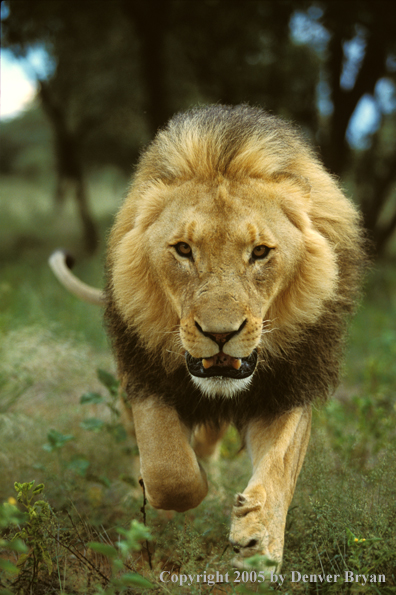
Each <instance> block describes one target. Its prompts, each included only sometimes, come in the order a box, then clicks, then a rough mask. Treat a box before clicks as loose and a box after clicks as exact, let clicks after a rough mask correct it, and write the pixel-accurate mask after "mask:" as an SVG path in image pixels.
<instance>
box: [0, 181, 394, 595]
mask: <svg viewBox="0 0 396 595" xmlns="http://www.w3.org/2000/svg"><path fill="white" fill-rule="evenodd" d="M0 182H1V189H2V205H1V211H2V217H1V221H0V237H1V238H2V239H1V247H0V265H1V277H0V443H1V445H2V448H1V452H0V469H1V482H0V503H1V502H5V501H7V500H8V499H9V498H12V497H15V492H14V488H13V484H14V482H15V481H17V482H28V481H31V480H33V479H35V480H36V485H37V484H38V483H41V482H42V483H44V484H45V490H44V497H45V498H46V499H47V501H48V502H49V504H50V506H51V507H52V509H53V511H54V513H55V515H56V522H55V524H56V527H57V531H58V532H59V535H61V536H62V539H63V543H64V544H68V545H69V548H71V550H72V551H74V554H71V553H70V550H67V549H66V548H65V547H64V545H63V546H60V545H59V543H58V542H57V541H56V539H53V538H51V536H50V535H49V533H48V532H47V533H46V534H45V535H46V537H45V539H46V540H47V541H45V547H46V548H47V549H48V552H49V556H50V557H51V560H52V564H53V571H52V573H51V575H48V571H47V570H46V566H45V564H44V565H43V568H42V569H41V570H40V572H39V574H38V582H37V583H36V584H35V586H34V590H31V591H28V590H25V591H20V592H23V593H25V592H26V593H29V592H32V593H34V594H37V595H40V593H43V594H44V593H59V594H60V593H64V594H66V593H67V594H68V595H71V594H74V593H75V594H77V593H81V594H87V593H96V587H94V585H95V584H96V583H99V582H100V573H102V574H104V575H108V574H109V572H110V569H111V567H112V564H113V563H114V560H113V559H112V558H108V557H106V556H105V555H103V554H102V553H100V552H99V553H98V552H95V551H93V550H87V548H86V544H87V543H89V542H92V541H96V542H104V543H106V544H108V545H109V544H110V543H111V544H116V543H117V540H119V539H120V537H119V534H118V533H117V530H116V528H117V527H128V526H129V524H130V521H131V520H132V519H136V520H138V521H142V520H143V514H142V511H141V508H142V503H143V502H142V495H141V491H140V488H139V487H138V486H137V485H136V478H135V479H134V476H133V461H134V458H135V457H136V450H135V445H134V444H133V442H132V441H131V440H130V439H122V438H123V436H122V435H121V434H119V430H117V429H116V428H117V427H118V423H119V421H118V420H117V419H116V418H115V417H114V415H115V414H112V413H111V408H109V407H108V406H107V405H106V404H105V403H104V402H95V399H91V401H90V402H88V403H86V404H81V402H80V398H81V396H82V395H83V394H85V393H87V392H94V393H97V394H99V395H101V396H102V398H103V399H105V400H106V399H107V400H109V399H110V402H111V397H110V396H109V391H108V389H107V388H106V387H105V386H104V385H103V383H102V382H100V380H99V379H98V377H97V373H96V370H97V368H102V369H105V370H108V371H109V372H111V373H114V372H115V368H114V362H113V359H112V356H111V353H110V349H109V346H108V342H107V339H106V336H105V332H104V329H103V326H102V319H101V312H100V311H99V310H98V309H96V308H95V307H93V306H90V305H87V304H84V303H82V302H79V301H78V300H77V299H76V298H74V297H73V296H70V295H68V294H67V292H66V291H65V290H64V289H63V288H62V287H60V286H59V284H58V282H57V281H56V280H55V278H54V277H53V276H52V273H51V272H50V270H49V268H48V266H47V258H48V256H49V254H50V253H51V251H52V250H53V249H55V248H57V247H58V246H65V247H68V248H70V249H71V250H72V251H74V252H75V254H76V255H78V254H79V253H80V252H81V246H82V244H81V238H80V232H79V230H80V227H79V222H78V218H77V216H76V213H75V210H74V207H73V203H72V201H71V200H69V202H68V204H67V205H66V209H65V212H64V214H63V215H62V217H61V218H58V219H56V218H55V217H54V214H53V210H52V202H51V193H50V190H51V184H50V181H49V182H48V184H47V186H44V187H37V188H36V187H35V186H34V184H32V183H27V182H26V181H23V180H15V179H12V178H9V179H3V180H2V181H0ZM90 191H91V197H92V202H93V204H94V212H95V218H96V220H97V221H98V222H99V226H100V229H101V234H102V237H103V238H104V237H105V233H106V229H108V227H109V225H110V223H111V220H112V216H113V214H114V212H115V211H116V209H117V206H118V204H119V203H120V201H121V199H122V195H123V192H124V191H123V190H122V186H121V184H119V182H118V180H117V179H116V178H115V177H114V175H113V174H108V175H107V176H106V177H102V178H99V177H97V179H93V180H92V181H91V185H90ZM103 244H104V242H103ZM103 249H104V246H103V245H101V246H100V250H99V253H98V255H97V256H96V257H95V258H92V259H87V258H85V259H84V258H83V259H82V260H81V262H80V263H79V264H78V265H77V267H76V271H77V274H78V275H79V276H80V277H82V278H83V279H84V280H86V281H87V282H89V283H92V284H95V285H97V286H100V285H101V284H102V283H103V277H102V265H103ZM395 361H396V270H395V267H394V264H393V263H386V262H384V263H379V264H378V266H377V267H376V268H375V270H373V271H372V272H371V273H370V275H369V277H368V281H367V288H366V295H365V298H364V300H363V303H362V306H361V308H360V310H359V312H358V314H357V316H356V317H355V319H354V321H353V323H352V325H351V331H350V336H349V342H348V350H347V356H346V364H345V373H344V378H343V382H342V386H341V387H340V389H339V390H338V392H337V394H336V396H335V397H334V399H333V400H331V401H330V402H329V403H328V405H327V406H326V407H325V408H323V409H320V410H316V411H315V412H314V420H313V431H312V438H311V442H310V446H309V450H308V454H307V458H306V461H305V463H304V466H303V470H302V473H301V476H300V479H299V481H298V485H297V490H296V494H295V498H294V500H293V503H292V506H291V509H290V512H289V516H288V522H287V531H286V542H285V560H284V564H283V567H282V575H284V576H286V579H285V582H284V584H283V585H282V587H280V586H279V585H278V586H276V584H275V583H274V584H272V585H271V584H269V583H268V582H267V583H266V584H265V585H264V587H265V588H267V589H268V588H272V589H276V590H278V591H281V592H283V593H295V592H296V593H360V592H368V593H384V594H385V593H395V592H396V553H395V552H396V536H395V526H396V429H395V428H396V398H395V395H396V365H395ZM87 400H88V401H89V399H87ZM97 400H99V399H97ZM92 419H93V420H96V421H88V422H87V420H92ZM238 449H239V441H238V437H237V435H236V432H235V431H233V430H231V431H230V432H229V433H228V434H227V436H226V438H225V440H224V443H223V446H222V455H221V458H220V461H219V463H218V465H217V466H215V467H214V469H213V470H212V471H211V475H210V477H211V479H210V491H209V495H208V497H207V498H206V499H205V501H204V502H203V503H202V504H201V505H200V506H199V507H198V508H196V509H195V510H192V511H190V512H188V513H185V514H177V513H175V514H173V515H171V514H165V513H160V512H157V511H155V510H153V509H152V508H150V507H149V506H146V507H145V513H146V517H147V518H146V524H147V527H148V528H149V530H150V531H151V534H152V540H151V541H150V543H149V549H150V553H151V559H152V569H150V567H149V562H148V554H147V550H146V545H145V543H144V541H143V542H141V544H142V549H139V550H138V551H131V556H130V558H128V564H129V565H130V567H131V568H132V570H133V572H135V573H138V574H139V575H142V576H144V577H145V578H146V579H147V580H149V581H150V582H151V583H153V584H154V585H155V586H156V588H157V590H158V591H159V592H164V593H203V592H205V593H206V592H212V593H220V592H221V593H224V592H230V593H232V592H236V589H237V586H238V585H237V584H231V583H230V584H228V585H225V584H223V585H218V586H216V587H214V586H212V587H208V586H207V585H202V584H197V583H194V584H193V585H192V586H190V587H188V588H187V587H185V586H184V587H181V586H180V584H176V583H175V584H173V583H167V584H164V583H161V582H160V580H159V575H160V572H161V571H162V570H166V571H169V572H175V573H181V574H194V575H196V574H198V573H201V574H202V573H203V572H204V571H206V572H207V574H210V573H211V572H214V573H215V572H216V571H218V572H220V573H222V574H225V573H226V572H227V571H228V572H229V576H230V577H232V576H234V575H233V571H232V569H231V564H230V561H231V557H232V552H231V551H230V548H229V547H228V546H227V533H228V525H229V515H230V510H231V506H232V501H233V495H234V493H235V492H236V491H239V490H241V489H242V488H243V487H244V485H246V483H247V481H248V479H249V472H250V464H249V462H248V460H247V456H246V454H245V453H244V452H242V453H238ZM134 482H135V483H134ZM40 497H41V496H40ZM44 525H45V522H44V521H43V522H42V526H44ZM10 531H11V532H10ZM12 531H15V529H11V530H10V529H6V530H5V534H4V535H5V538H6V539H8V538H9V537H10V536H12ZM48 531H49V532H50V530H48ZM351 535H353V537H351ZM40 539H44V537H40ZM355 539H357V540H358V541H355ZM363 539H364V540H365V541H360V540H363ZM73 548H75V549H74V550H73ZM3 549H4V548H3ZM4 551H6V550H4ZM76 552H77V554H78V555H80V553H81V552H83V553H84V552H85V553H84V555H86V557H87V558H88V559H89V560H90V563H92V565H91V566H89V564H88V563H85V562H84V560H81V559H80V558H79V557H78V556H77V555H76ZM20 555H22V554H18V553H16V552H14V553H12V555H11V554H10V558H9V559H12V560H14V561H15V560H16V558H17V557H18V556H20ZM5 556H6V554H5V553H3V554H0V559H1V558H4V557H5ZM87 564H88V566H87ZM95 569H96V570H95ZM345 569H349V570H350V571H353V572H354V573H356V574H362V573H363V574H364V573H366V574H376V575H378V574H385V575H386V583H385V585H383V584H376V585H375V584H374V585H366V586H365V587H362V585H361V584H359V583H347V584H344V585H340V584H336V585H333V584H330V583H326V584H325V585H317V584H316V585H315V584H310V583H303V582H302V581H300V582H294V583H292V582H291V581H290V577H291V572H292V571H298V572H300V573H301V574H322V572H323V571H324V572H325V573H331V574H343V572H344V570H345ZM28 575H29V573H28ZM28 575H27V576H28ZM29 576H30V575H29ZM13 580H15V579H14V578H13V576H12V575H11V574H4V572H3V574H1V570H0V593H1V589H2V588H5V585H6V584H10V583H11V582H12V581H13ZM8 588H9V587H8ZM23 588H24V589H25V588H26V584H25V586H24V587H23ZM133 588H134V589H135V590H130V591H129V592H143V591H144V588H143V587H142V586H140V587H137V586H135V587H133ZM248 588H249V589H251V590H253V591H258V592H264V590H263V589H261V590H259V585H258V584H252V585H249V586H248ZM114 589H115V591H114V592H118V591H119V588H114ZM117 589H118V590H117ZM210 589H212V590H211V591H210ZM125 592H127V591H125Z"/></svg>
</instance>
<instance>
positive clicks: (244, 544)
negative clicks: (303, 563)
mask: <svg viewBox="0 0 396 595" xmlns="http://www.w3.org/2000/svg"><path fill="white" fill-rule="evenodd" d="M275 520H276V519H275V517H274V511H269V510H267V504H266V494H265V490H264V489H263V488H261V489H255V490H254V491H253V492H251V493H249V494H248V493H244V494H237V495H236V497H235V502H234V507H233V510H232V515H231V530H230V537H229V539H230V542H231V544H232V546H233V549H234V552H235V553H236V554H237V556H235V558H234V559H233V564H234V566H236V567H237V568H245V564H244V561H245V559H246V558H249V557H250V556H254V555H255V554H260V555H262V556H266V557H267V558H269V559H270V560H273V561H274V565H273V566H269V567H267V570H269V571H271V570H272V571H276V570H278V569H280V566H281V562H282V553H283V541H284V523H281V527H279V522H278V523H276V522H274V521H275Z"/></svg>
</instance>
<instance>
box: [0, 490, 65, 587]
mask: <svg viewBox="0 0 396 595" xmlns="http://www.w3.org/2000/svg"><path fill="white" fill-rule="evenodd" d="M14 487H15V491H16V492H17V501H18V502H19V504H20V505H21V506H22V507H23V508H25V511H26V512H25V513H22V512H21V511H20V510H19V509H18V508H17V506H16V503H17V501H16V500H15V499H14V498H10V499H9V501H8V503H5V504H3V506H2V508H1V514H0V519H1V521H0V526H1V527H2V528H3V529H6V528H7V527H10V526H11V525H16V524H18V526H19V527H20V525H22V528H20V530H19V531H17V532H14V533H13V535H12V539H11V540H8V541H6V540H5V539H3V540H1V541H0V546H1V547H2V548H4V549H5V550H8V551H13V552H15V553H17V554H20V555H19V557H18V560H17V563H16V565H14V564H12V563H11V562H10V561H8V560H2V561H1V564H0V568H2V569H3V570H4V571H5V572H6V573H7V574H11V575H17V577H16V579H15V580H14V581H13V583H12V587H13V592H14V593H19V592H21V593H22V592H24V590H25V589H26V588H27V585H29V588H30V589H32V587H33V585H34V584H36V583H37V581H38V577H39V574H40V573H41V572H42V570H45V571H46V572H47V574H48V575H50V574H51V573H52V569H53V563H52V553H51V550H52V549H53V543H54V540H53V535H54V534H56V529H57V519H56V517H55V515H54V513H53V511H52V509H51V507H50V505H49V504H48V502H45V500H36V497H37V496H38V495H39V494H41V493H42V492H43V490H44V484H39V485H38V486H35V481H30V482H27V483H18V482H15V484H14ZM8 532H10V531H8ZM11 533H12V531H11ZM4 593H7V591H5V592H4Z"/></svg>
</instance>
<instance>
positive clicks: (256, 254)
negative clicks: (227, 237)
mask: <svg viewBox="0 0 396 595" xmlns="http://www.w3.org/2000/svg"><path fill="white" fill-rule="evenodd" d="M270 250H271V248H268V246H256V247H255V248H254V250H253V252H252V259H253V260H259V259H260V258H265V257H266V256H268V254H269V251H270Z"/></svg>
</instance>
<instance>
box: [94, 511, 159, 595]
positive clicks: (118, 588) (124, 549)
mask: <svg viewBox="0 0 396 595" xmlns="http://www.w3.org/2000/svg"><path fill="white" fill-rule="evenodd" d="M117 532H118V533H119V534H120V535H122V537H123V539H120V540H119V541H118V542H117V544H116V546H117V548H115V547H114V546H112V545H109V544H107V543H100V542H91V543H89V544H88V547H90V548H91V549H92V550H94V551H95V552H98V553H100V554H102V555H104V556H106V557H107V558H108V559H109V561H110V562H111V567H112V577H111V579H110V581H109V583H108V585H107V586H106V588H105V589H103V587H99V588H98V590H97V591H96V593H95V595H115V594H116V593H122V592H123V591H124V590H125V589H126V588H128V587H140V588H141V589H152V588H154V585H153V584H152V583H150V582H149V581H148V580H147V579H145V578H144V577H143V576H141V575H140V574H137V573H136V572H131V570H130V568H129V564H128V559H129V557H130V554H131V552H132V551H136V550H140V548H141V546H140V543H139V542H140V541H143V540H146V541H147V540H149V539H151V534H150V531H149V529H147V527H146V526H145V525H143V524H142V523H139V522H138V521H132V522H131V526H130V528H129V529H123V528H119V529H117ZM117 550H118V551H117Z"/></svg>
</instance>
